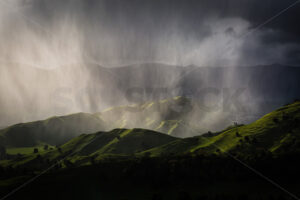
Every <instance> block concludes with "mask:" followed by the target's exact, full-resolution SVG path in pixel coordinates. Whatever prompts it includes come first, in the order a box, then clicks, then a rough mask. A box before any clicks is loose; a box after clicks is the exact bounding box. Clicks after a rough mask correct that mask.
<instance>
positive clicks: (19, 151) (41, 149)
mask: <svg viewBox="0 0 300 200" xmlns="http://www.w3.org/2000/svg"><path fill="white" fill-rule="evenodd" d="M35 148H37V149H38V152H39V153H42V152H47V151H49V150H50V148H52V149H54V148H55V147H54V146H51V145H48V150H45V149H44V146H35V147H15V148H7V149H6V153H8V154H11V155H17V154H32V153H33V150H34V149H35Z"/></svg>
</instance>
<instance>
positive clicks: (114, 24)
mask: <svg viewBox="0 0 300 200" xmlns="http://www.w3.org/2000/svg"><path fill="white" fill-rule="evenodd" d="M295 1H296V0H285V1H282V0H265V1H261V0H222V1H220V0H218V1H217V0H101V1H99V0H66V1H60V0H51V1H50V0H32V1H24V2H26V5H29V8H28V9H27V10H26V16H29V18H30V19H33V20H34V21H36V22H38V23H39V24H40V25H41V26H42V27H43V28H44V29H45V30H48V31H50V32H52V31H53V29H52V28H53V26H55V24H56V23H57V22H59V21H65V23H66V24H65V26H68V25H70V22H71V24H73V25H74V26H78V27H79V32H80V35H81V42H82V44H81V45H82V46H83V48H84V49H85V50H84V51H85V54H86V55H87V57H88V58H89V59H90V58H93V59H95V60H98V61H99V59H97V58H96V57H99V55H100V54H101V55H102V57H101V62H102V63H104V64H105V63H113V62H111V60H112V58H111V56H112V55H111V54H112V53H113V54H115V58H114V59H116V60H119V61H118V62H116V63H122V62H126V61H128V62H130V61H133V62H134V61H140V62H151V61H167V62H168V61H169V60H171V61H170V63H174V62H175V63H176V62H179V63H180V62H182V63H183V64H200V65H201V64H206V63H207V64H208V65H214V64H222V63H220V62H200V63H197V61H195V59H192V61H186V57H190V54H191V53H187V52H195V51H196V49H197V48H198V46H200V45H199V44H200V43H203V41H204V42H206V40H211V41H214V40H216V39H215V38H214V37H213V36H214V34H215V33H216V32H220V31H223V32H224V34H225V37H226V34H227V36H229V37H232V38H231V39H230V40H238V39H240V36H241V35H243V33H246V32H248V31H250V30H251V29H255V27H257V26H259V25H260V24H262V23H264V22H265V21H266V20H268V19H270V18H271V17H273V16H274V15H276V14H278V13H279V12H280V11H282V10H283V9H285V8H287V7H288V6H289V5H291V4H292V3H294V2H295ZM299 11H300V3H299V4H297V5H295V6H294V7H292V8H290V9H289V10H287V11H286V12H284V13H283V14H281V15H280V16H278V17H277V18H275V19H274V20H272V21H270V22H269V23H267V24H266V25H264V26H263V27H261V28H260V29H259V30H257V31H256V32H254V33H253V34H251V35H250V36H248V37H247V38H243V41H240V42H242V43H243V44H240V45H243V46H242V47H241V51H242V52H244V54H243V55H239V57H240V58H239V59H238V60H239V62H240V63H243V64H261V63H267V62H272V61H273V62H284V63H293V64H297V63H294V61H295V60H297V59H295V58H292V59H291V58H290V56H288V55H296V56H297V55H298V54H297V53H295V54H293V52H298V50H299V45H300V37H299V34H300V26H297V20H298V19H300V12H299ZM226 19H240V20H244V21H238V23H239V24H238V25H237V26H236V27H233V26H234V24H235V23H237V22H236V21H234V22H232V24H230V23H229V22H231V21H230V20H229V22H228V21H226ZM218 21H219V22H220V23H219V24H217V25H215V24H214V22H218ZM226 23H228V25H227V26H228V27H226ZM245 23H249V24H247V25H245ZM220 24H222V26H224V27H222V29H221V30H220V29H216V28H215V26H221V25H220ZM242 25H244V26H243V29H242V30H240V31H237V30H236V29H238V27H240V26H242ZM33 26H35V25H33ZM35 28H37V29H39V28H41V27H36V26H35ZM223 29H225V30H226V31H224V30H223ZM41 34H44V33H41ZM208 38H210V39H208ZM220 40H222V39H220ZM250 41H251V43H253V41H255V45H253V44H250ZM207 43H208V44H206V45H208V46H211V45H212V44H211V43H213V42H207ZM217 43H218V42H217ZM197 45H198V46H197ZM216 45H217V44H216ZM230 45H231V44H230ZM232 46H235V44H232ZM274 47H275V48H276V49H277V50H276V51H277V52H280V51H282V52H280V53H279V54H280V55H286V56H283V57H281V58H280V59H277V58H278V57H277V56H274V57H273V56H272V54H274V52H273V50H274ZM227 48H228V47H227V46H226V47H221V48H219V49H227ZM230 48H231V47H230ZM257 48H259V49H257ZM200 49H201V48H200ZM217 49H218V48H217ZM201 51H203V50H201ZM211 51H215V50H213V49H212V50H211ZM236 51H238V52H240V50H236ZM260 51H263V52H269V54H268V55H265V54H264V56H263V57H261V54H260V53H258V52H260ZM166 52H169V53H166ZM255 52H256V53H255ZM184 54H188V56H183V55H184ZM201 54H203V53H201ZM247 54H249V56H248V55H247ZM209 56H210V57H214V56H215V55H211V54H209V55H208V56H206V57H209ZM264 57H265V59H264ZM223 59H224V60H231V59H232V58H222V59H221V60H223ZM243 59H244V60H243ZM245 60H247V63H245ZM256 60H257V61H256ZM193 62H194V63H193ZM232 63H233V64H240V63H236V62H229V64H232ZM226 64H227V63H226V62H225V65H226Z"/></svg>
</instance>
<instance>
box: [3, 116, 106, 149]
mask: <svg viewBox="0 0 300 200" xmlns="http://www.w3.org/2000/svg"><path fill="white" fill-rule="evenodd" d="M103 128H104V122H103V121H102V120H101V119H100V118H98V117H97V116H95V115H92V114H87V113H78V114H72V115H67V116H61V117H51V118H49V119H46V120H41V121H36V122H30V123H22V124H16V125H13V126H10V127H7V128H5V129H2V130H0V145H2V146H7V147H29V146H35V145H38V144H43V143H46V144H51V145H59V144H63V143H65V142H66V141H68V140H70V139H71V138H73V137H75V136H77V135H79V134H82V133H93V132H96V131H99V130H102V129H103Z"/></svg>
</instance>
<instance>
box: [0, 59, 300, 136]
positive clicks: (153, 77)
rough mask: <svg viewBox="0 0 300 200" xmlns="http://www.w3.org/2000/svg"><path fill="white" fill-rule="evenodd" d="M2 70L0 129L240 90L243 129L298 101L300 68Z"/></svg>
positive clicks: (216, 126)
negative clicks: (60, 116) (17, 124)
mask: <svg viewBox="0 0 300 200" xmlns="http://www.w3.org/2000/svg"><path fill="white" fill-rule="evenodd" d="M2 70H3V73H1V74H0V77H1V80H2V82H3V84H1V85H0V91H1V94H2V95H1V96H0V110H1V113H0V126H6V125H7V124H13V123H16V122H20V121H33V120H40V119H41V118H45V117H47V116H53V115H64V114H66V113H75V112H78V111H81V112H87V113H94V112H99V111H101V110H103V109H106V108H107V107H117V106H120V105H130V104H136V103H142V102H153V101H158V100H163V99H171V98H173V97H175V96H185V97H190V98H191V99H192V100H195V101H204V99H203V98H205V97H206V96H209V95H207V92H208V93H210V92H211V91H212V96H213V97H215V100H217V102H219V103H221V104H222V98H223V97H224V93H225V94H226V91H227V90H229V92H230V93H229V94H227V95H229V96H232V93H233V94H234V92H235V91H236V90H237V89H244V91H243V92H242V94H241V96H240V98H239V101H240V102H241V103H242V105H243V108H244V109H245V112H244V113H238V114H242V115H243V118H244V119H243V123H250V122H252V121H254V120H256V119H258V118H259V117H261V116H262V115H264V114H266V113H268V112H271V111H272V110H274V109H275V108H277V107H279V106H282V105H284V104H286V103H288V102H291V101H293V100H294V99H297V98H300V79H299V77H300V67H292V66H283V65H268V66H248V67H242V66H240V67H217V66H216V67H198V66H185V67H182V66H172V65H166V64H160V63H145V64H136V65H129V66H123V67H114V68H106V67H102V66H99V65H96V64H88V63H78V64H74V65H71V66H61V67H59V68H56V69H53V70H43V69H36V68H33V67H29V66H21V65H20V66H19V65H18V66H10V65H8V66H6V67H5V68H4V67H3V69H2ZM27 80H30V81H27ZM33 83H34V84H33ZM7 85H10V86H12V88H13V91H14V92H11V91H12V90H8V89H7ZM132 91H133V92H132ZM134 91H135V92H134ZM215 92H217V93H215ZM14 93H16V94H19V96H20V98H18V97H19V96H15V95H14ZM133 93H135V94H136V96H135V97H132V96H134V95H133ZM45 102H47V103H45ZM235 105H236V104H235ZM204 107H205V106H204ZM227 108H228V107H226V109H227ZM221 111H223V110H220V112H221ZM221 114H224V112H223V113H221ZM226 114H227V113H225V115H226ZM201 115H202V118H206V120H204V121H198V124H199V126H200V127H205V128H206V129H207V130H211V131H216V130H222V129H224V128H225V127H226V126H227V125H228V124H227V123H228V122H226V123H224V120H226V119H228V118H229V117H228V116H225V115H224V117H223V118H220V117H219V116H221V115H220V114H219V113H218V114H215V115H214V113H212V112H207V110H205V109H204V111H203V112H202V113H201ZM239 118H240V120H241V117H239ZM229 121H230V120H229ZM208 122H211V123H208ZM127 123H128V122H127Z"/></svg>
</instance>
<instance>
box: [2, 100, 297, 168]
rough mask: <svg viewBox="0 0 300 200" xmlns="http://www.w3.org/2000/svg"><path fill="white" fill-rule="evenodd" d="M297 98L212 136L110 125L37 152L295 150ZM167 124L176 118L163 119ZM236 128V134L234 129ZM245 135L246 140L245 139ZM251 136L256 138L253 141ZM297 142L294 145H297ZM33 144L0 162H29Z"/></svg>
mask: <svg viewBox="0 0 300 200" xmlns="http://www.w3.org/2000/svg"><path fill="white" fill-rule="evenodd" d="M299 119H300V102H295V103H293V104H289V105H287V106H284V107H282V108H280V109H278V110H275V111H273V112H271V113H269V114H267V115H265V116H263V117H262V118H261V119H259V120H257V121H255V122H253V123H251V124H249V125H243V126H238V127H230V128H227V129H225V130H224V131H223V132H220V133H218V134H216V135H215V136H196V137H191V138H184V139H181V138H176V137H172V136H170V135H167V134H163V133H159V132H156V131H151V130H145V129H114V130H112V131H109V132H97V133H94V134H82V135H80V136H78V137H75V138H73V139H71V140H70V141H68V142H66V143H65V144H63V145H61V146H60V148H61V152H60V151H58V149H56V148H55V149H54V150H52V151H44V150H43V148H42V146H39V147H38V148H39V154H40V155H41V156H42V158H43V159H49V160H54V159H59V158H61V157H62V156H66V155H68V154H70V153H72V155H71V156H70V157H68V159H69V160H71V161H72V162H73V163H77V164H78V165H87V164H90V162H91V157H94V158H95V159H96V160H99V159H109V158H120V159H122V158H126V157H128V156H133V155H135V156H144V155H146V154H150V156H154V157H155V156H161V155H167V154H173V155H180V154H186V153H194V154H199V153H200V154H212V153H213V154H214V153H216V150H218V149H219V150H220V151H221V152H229V151H231V150H235V149H237V148H238V147H239V148H240V147H242V149H240V150H239V151H242V152H243V151H248V152H250V151H253V150H255V149H263V150H265V151H270V152H273V153H278V152H283V151H286V149H288V150H292V151H298V150H299V148H298V147H299V146H300V145H299V144H300V139H299V138H300V123H299ZM167 124H169V125H170V127H171V128H174V126H175V125H176V120H174V121H171V120H170V121H165V122H164V123H163V126H166V125H167ZM237 131H238V133H239V134H238V135H237V134H236V132H237ZM246 138H249V141H246ZM254 139H256V140H257V142H255V143H254V142H253V141H254ZM297 145H298V146H297ZM33 148H34V147H26V148H24V147H22V148H8V149H7V151H8V153H10V154H18V153H21V154H25V155H24V156H23V157H22V158H20V159H18V160H8V161H7V160H6V161H3V160H2V161H0V164H1V165H5V166H8V165H13V166H17V165H24V164H26V163H30V162H33V160H34V159H35V158H36V156H37V154H33Z"/></svg>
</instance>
